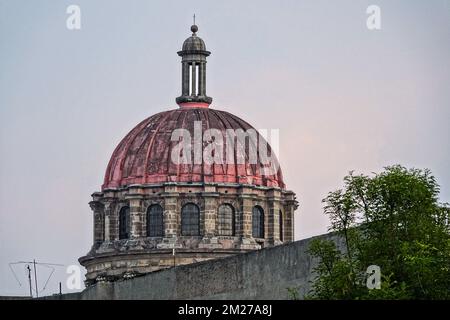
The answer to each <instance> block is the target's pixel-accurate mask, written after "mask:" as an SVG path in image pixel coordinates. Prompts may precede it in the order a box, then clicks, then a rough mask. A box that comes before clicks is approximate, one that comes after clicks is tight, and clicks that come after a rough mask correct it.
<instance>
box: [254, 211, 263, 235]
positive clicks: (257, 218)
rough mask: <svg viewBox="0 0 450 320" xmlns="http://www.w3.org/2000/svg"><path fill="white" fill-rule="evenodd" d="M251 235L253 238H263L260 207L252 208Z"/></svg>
mask: <svg viewBox="0 0 450 320" xmlns="http://www.w3.org/2000/svg"><path fill="white" fill-rule="evenodd" d="M252 235H253V237H254V238H264V210H263V209H262V208H261V207H260V206H255V207H253V212H252Z"/></svg>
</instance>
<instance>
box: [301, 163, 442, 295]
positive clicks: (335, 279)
mask: <svg viewBox="0 0 450 320" xmlns="http://www.w3.org/2000/svg"><path fill="white" fill-rule="evenodd" d="M438 196H439V185H438V184H437V182H436V179H435V178H434V176H433V175H432V174H431V172H430V171H429V170H419V169H406V168H405V167H402V166H399V165H396V166H391V167H387V168H385V171H383V172H382V173H379V174H374V175H373V176H370V177H369V176H366V175H354V174H353V172H350V174H349V175H348V176H346V177H345V178H344V187H343V188H342V189H339V190H337V191H334V192H330V193H329V194H328V196H327V197H326V198H325V199H324V200H323V203H324V212H325V214H327V215H328V216H329V218H330V222H331V226H330V231H333V232H336V233H337V234H338V235H340V236H341V237H342V238H343V241H344V245H343V246H342V247H343V248H341V249H342V250H339V249H338V247H337V246H336V244H335V242H333V241H328V240H314V241H312V243H311V246H310V253H311V254H312V255H313V256H315V257H317V258H318V260H319V263H318V266H317V268H316V270H315V271H316V272H317V278H316V279H315V281H314V283H313V289H312V292H311V293H310V296H309V298H314V299H450V225H449V216H450V209H449V206H448V204H441V203H439V200H438ZM369 265H377V266H379V267H380V268H381V274H382V276H381V289H372V290H369V289H368V288H367V287H366V285H365V284H366V282H365V279H366V276H367V275H366V274H365V271H366V269H367V267H368V266H369Z"/></svg>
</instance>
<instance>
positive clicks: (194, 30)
mask: <svg viewBox="0 0 450 320" xmlns="http://www.w3.org/2000/svg"><path fill="white" fill-rule="evenodd" d="M193 18H194V24H193V25H192V26H191V31H192V35H193V36H195V33H196V32H197V31H198V27H197V25H196V24H195V13H194V16H193Z"/></svg>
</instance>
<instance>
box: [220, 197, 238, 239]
mask: <svg viewBox="0 0 450 320" xmlns="http://www.w3.org/2000/svg"><path fill="white" fill-rule="evenodd" d="M234 221H235V218H234V208H233V206H232V205H230V204H222V205H221V206H219V210H218V222H219V223H218V224H219V228H218V231H219V236H234V233H235V228H234Z"/></svg>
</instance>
